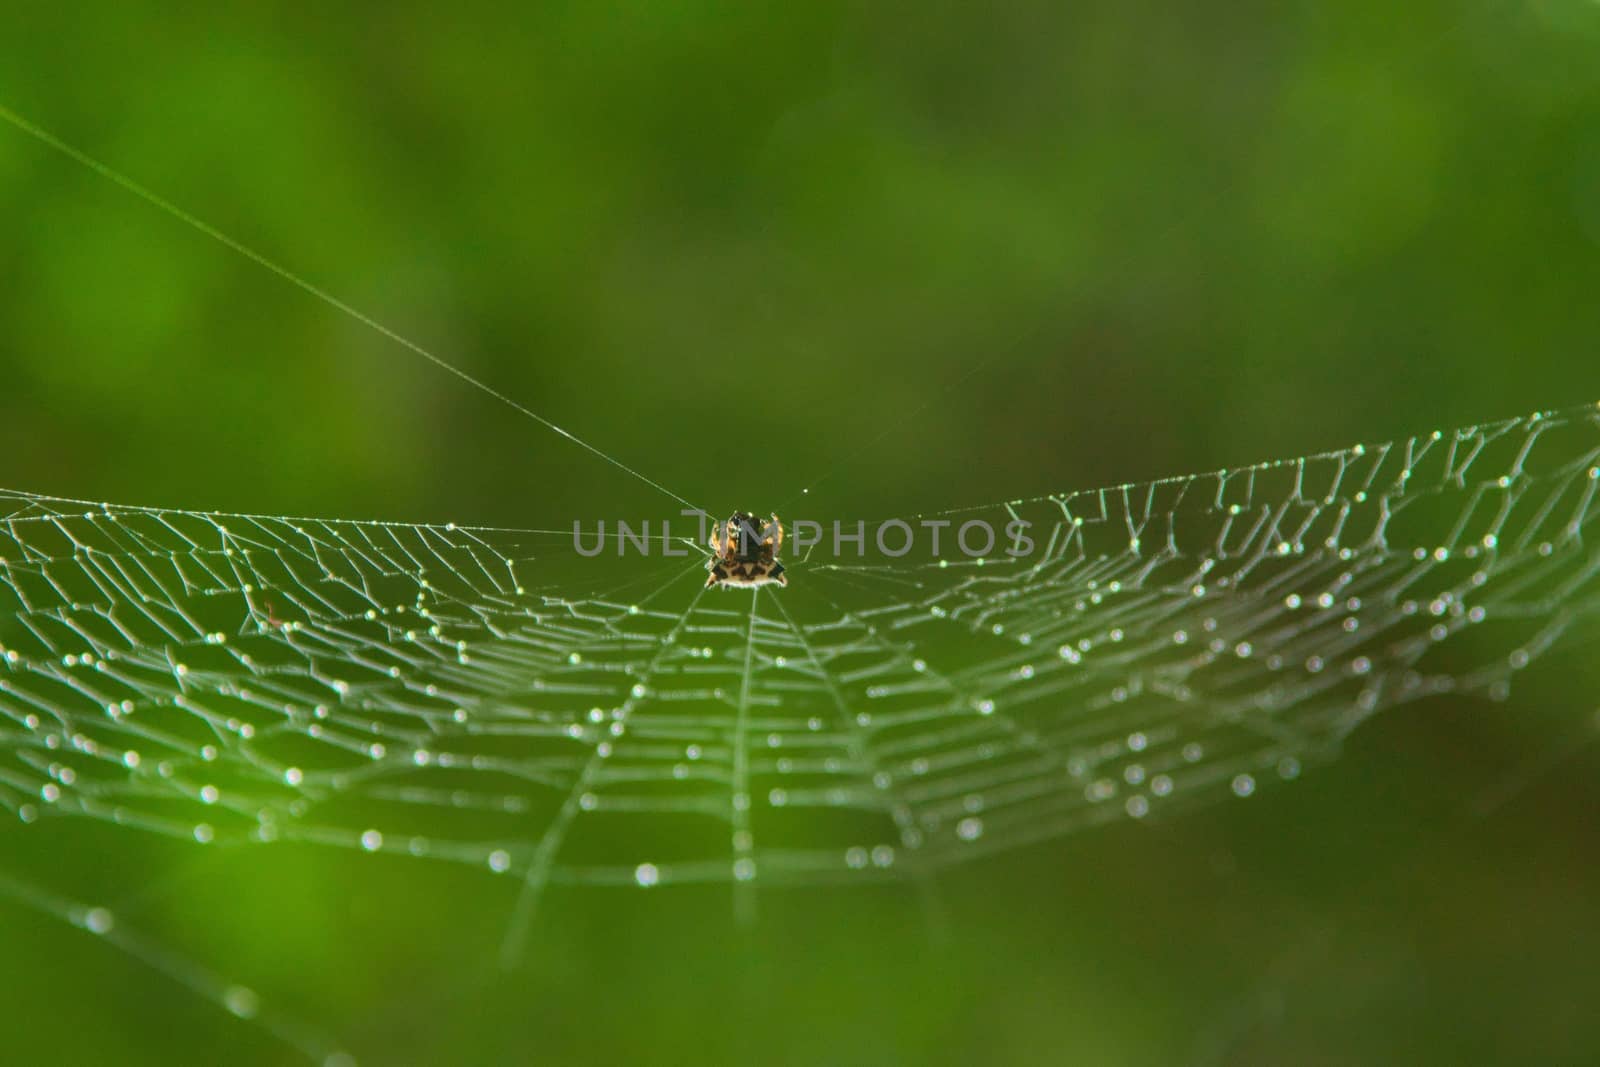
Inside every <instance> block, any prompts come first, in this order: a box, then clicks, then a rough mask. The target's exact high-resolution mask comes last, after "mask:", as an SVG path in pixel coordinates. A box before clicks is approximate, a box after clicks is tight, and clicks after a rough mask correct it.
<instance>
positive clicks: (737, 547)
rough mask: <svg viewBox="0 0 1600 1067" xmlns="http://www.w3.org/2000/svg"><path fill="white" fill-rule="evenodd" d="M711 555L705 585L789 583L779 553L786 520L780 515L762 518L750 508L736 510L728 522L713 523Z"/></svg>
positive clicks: (730, 585) (728, 585)
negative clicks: (780, 518) (765, 520)
mask: <svg viewBox="0 0 1600 1067" xmlns="http://www.w3.org/2000/svg"><path fill="white" fill-rule="evenodd" d="M710 545H711V558H710V559H708V560H706V569H707V570H709V571H710V572H711V575H710V577H708V578H707V579H706V588H708V589H709V588H710V587H711V586H713V585H720V586H722V587H723V588H724V589H730V588H735V587H737V588H740V589H754V588H755V587H756V586H760V585H766V584H768V583H769V582H776V583H778V584H779V585H788V584H789V579H788V578H785V577H784V576H783V564H781V563H779V562H778V553H779V552H780V551H782V550H783V523H781V522H779V521H778V516H776V515H774V516H772V521H771V522H762V521H761V520H760V519H758V518H756V517H755V515H754V514H752V513H751V512H748V511H737V512H734V514H733V517H732V518H731V519H729V520H728V521H727V522H719V523H713V524H712V526H711V541H710Z"/></svg>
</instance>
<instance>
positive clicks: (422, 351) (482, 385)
mask: <svg viewBox="0 0 1600 1067" xmlns="http://www.w3.org/2000/svg"><path fill="white" fill-rule="evenodd" d="M0 119H4V120H5V121H6V122H7V123H9V124H10V125H11V126H13V127H15V128H16V129H18V130H20V131H21V132H23V133H25V134H27V135H28V136H30V137H32V138H34V139H35V140H37V141H39V142H40V143H42V144H44V145H47V146H48V147H50V148H53V149H55V150H56V151H57V152H60V153H61V154H62V155H64V156H66V157H67V158H69V159H71V160H73V161H74V162H77V163H79V164H81V165H82V166H84V167H86V168H88V169H89V170H91V171H93V172H94V173H96V174H98V175H100V176H101V177H103V178H105V179H107V180H108V181H110V182H112V183H113V184H115V185H118V186H120V187H122V188H123V189H125V190H126V191H128V192H130V193H132V194H133V195H134V196H136V197H138V198H139V199H141V200H143V201H144V202H145V203H147V204H150V205H151V206H152V207H155V208H157V209H159V210H160V211H163V212H165V213H166V214H167V215H170V216H171V217H172V218H175V219H177V220H178V221H179V222H182V223H183V224H184V225H186V226H189V227H191V228H192V229H194V230H196V231H198V232H199V233H202V234H204V235H205V236H207V237H209V238H211V239H212V240H214V241H216V242H217V243H219V244H221V245H223V246H224V247H226V248H228V249H231V250H232V251H234V252H236V253H238V254H239V255H241V256H243V257H244V258H246V259H248V260H250V261H251V262H252V263H255V264H257V265H258V266H260V267H263V268H265V269H266V270H268V271H270V272H272V273H273V274H275V275H277V276H278V277H279V278H281V279H283V280H284V281H286V282H288V283H289V284H290V285H293V286H295V287H296V288H299V289H301V290H303V291H304V292H307V293H310V294H311V295H312V296H313V297H315V298H316V299H318V300H320V301H322V302H323V303H324V304H327V305H328V306H329V307H331V308H333V309H335V310H336V311H339V312H341V313H342V314H344V315H347V316H349V317H350V318H351V319H354V320H355V321H356V322H359V323H361V325H363V326H365V327H367V328H368V329H370V330H373V331H375V332H377V333H378V334H380V335H382V336H383V337H385V338H387V339H388V340H390V341H392V342H394V343H395V344H397V345H399V346H401V347H402V348H404V349H406V350H408V351H410V352H412V353H413V354H415V355H418V356H421V357H422V358H423V359H425V360H427V361H428V362H429V363H432V364H433V365H434V366H436V367H438V368H439V369H441V370H443V371H446V372H448V373H450V374H452V375H454V376H455V377H456V378H458V379H460V380H461V381H463V382H465V383H467V384H468V385H470V386H472V387H473V388H474V389H477V390H478V391H480V392H482V393H485V394H487V395H488V396H491V397H493V398H494V399H495V400H498V401H499V402H500V403H502V404H504V405H506V406H507V407H509V408H511V409H512V410H514V411H517V412H520V413H521V414H523V415H525V416H527V417H528V418H530V419H532V420H533V421H534V422H537V423H538V424H539V425H541V426H543V427H545V428H546V429H548V430H550V431H552V432H553V433H556V434H558V435H560V436H561V437H564V438H566V439H567V440H568V441H571V442H572V443H573V444H575V445H577V446H578V447H579V448H581V449H583V450H584V451H586V452H588V453H590V454H591V455H593V456H596V457H597V458H599V459H601V460H603V461H604V462H606V463H608V464H610V465H611V466H613V467H615V468H616V469H618V470H620V471H622V472H623V473H625V474H627V475H629V476H630V477H632V478H635V479H637V480H638V481H640V482H643V483H644V484H645V485H648V486H649V487H650V488H652V489H654V490H656V491H657V492H659V493H662V494H664V495H666V496H668V497H670V498H671V499H673V500H676V501H677V502H678V503H680V504H682V505H684V506H685V507H689V508H696V509H697V510H703V509H699V508H698V507H697V505H695V504H692V503H690V502H689V501H688V500H686V499H685V498H683V497H681V496H679V495H678V494H677V493H674V492H673V491H672V490H670V489H668V488H667V487H666V486H664V485H662V484H661V483H660V482H658V481H655V480H654V479H652V478H650V477H648V476H646V475H644V474H642V473H640V472H639V471H637V470H635V469H634V468H632V467H630V466H628V465H627V464H626V463H623V462H622V461H621V460H619V459H617V458H616V457H614V456H611V455H609V454H608V453H606V452H603V451H601V450H600V449H598V448H596V447H595V446H594V445H591V444H590V443H589V442H587V441H585V440H583V438H581V437H579V436H577V435H576V434H574V433H572V432H571V431H570V430H567V429H565V428H564V427H561V426H558V425H557V424H556V423H554V422H551V421H550V420H549V419H547V418H545V417H544V416H543V415H540V414H539V413H538V412H536V411H534V410H533V409H532V408H529V407H528V406H527V405H525V404H522V403H521V402H519V401H516V400H513V399H512V398H511V397H509V396H507V395H506V394H505V393H502V392H501V391H500V390H498V389H496V388H494V387H493V386H491V385H489V384H488V383H487V382H484V381H483V380H481V379H479V378H476V377H474V376H472V375H471V374H468V373H467V372H466V371H464V370H462V369H461V368H460V367H457V366H455V365H454V364H452V363H450V362H449V361H448V360H446V359H444V358H443V357H441V356H438V355H435V354H434V353H433V352H431V351H429V350H428V349H426V348H424V347H423V346H422V345H420V344H418V343H417V342H415V341H413V340H411V339H410V338H408V337H406V336H404V335H403V334H400V333H398V332H396V331H395V330H393V329H391V328H389V327H388V326H385V325H384V324H383V323H381V322H379V321H378V320H377V319H374V318H373V317H372V316H370V315H368V314H366V313H365V312H363V311H360V310H358V309H357V308H355V307H353V306H351V305H350V304H348V303H346V302H345V301H343V300H341V299H339V298H338V297H336V296H334V295H333V294H332V293H330V292H328V291H327V290H326V289H323V288H322V287H320V286H318V285H315V284H313V283H312V282H309V281H307V280H306V279H305V278H303V277H301V276H300V275H298V274H296V273H294V272H293V271H291V270H289V269H288V268H287V267H284V266H281V265H280V264H278V263H277V262H276V261H274V260H271V259H268V258H267V257H266V256H265V255H263V254H261V253H260V252H257V251H256V250H255V249H253V248H251V247H250V246H248V245H246V244H243V243H242V242H240V241H238V240H236V239H234V238H233V237H230V236H229V235H227V234H225V233H223V232H222V231H221V230H219V229H217V228H216V227H215V226H212V225H211V224H210V223H208V222H205V221H204V220H202V219H200V218H198V217H196V216H195V215H193V214H192V213H190V212H188V211H185V210H184V209H183V208H181V207H179V206H178V205H176V204H174V203H172V202H171V201H170V200H167V199H165V198H164V197H161V196H159V195H157V194H156V193H154V192H152V191H151V190H149V189H147V188H145V187H144V186H143V185H140V184H139V183H138V182H135V181H134V180H133V179H131V178H129V177H127V176H126V175H124V174H122V173H121V172H120V171H117V170H115V169H113V168H112V167H110V166H109V165H107V164H105V163H102V162H100V161H99V160H98V159H96V158H94V157H93V156H91V155H89V154H88V153H86V152H84V151H82V150H81V149H79V148H75V147H73V146H72V145H70V144H68V143H66V142H65V141H63V140H61V139H60V138H59V137H57V136H55V135H54V134H52V133H50V132H49V131H48V130H45V129H43V128H41V127H39V126H37V125H35V124H34V123H32V122H30V121H28V120H27V119H25V118H23V117H22V116H21V115H18V114H17V113H16V112H15V111H12V110H11V109H10V108H8V107H6V106H5V105H3V104H0Z"/></svg>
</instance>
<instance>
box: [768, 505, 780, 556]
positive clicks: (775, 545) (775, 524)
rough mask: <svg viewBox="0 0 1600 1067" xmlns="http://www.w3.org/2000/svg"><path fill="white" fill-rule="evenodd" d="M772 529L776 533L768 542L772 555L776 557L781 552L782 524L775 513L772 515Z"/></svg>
mask: <svg viewBox="0 0 1600 1067" xmlns="http://www.w3.org/2000/svg"><path fill="white" fill-rule="evenodd" d="M772 528H773V529H774V530H775V531H777V532H776V533H774V534H773V535H772V536H771V537H770V538H768V540H769V541H771V542H772V554H773V555H774V556H776V555H777V554H778V553H779V552H782V551H783V523H781V522H779V521H778V513H777V512H776V511H774V512H773V513H772Z"/></svg>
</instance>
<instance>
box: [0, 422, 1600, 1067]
mask: <svg viewBox="0 0 1600 1067" xmlns="http://www.w3.org/2000/svg"><path fill="white" fill-rule="evenodd" d="M1597 464H1600V409H1597V408H1596V407H1593V406H1590V407H1585V408H1580V409H1574V410H1568V411H1564V412H1557V413H1540V414H1536V415H1532V416H1529V417H1525V418H1518V419H1510V420H1505V421H1501V422H1495V423H1489V424H1485V425H1480V426H1474V427H1468V428H1464V429H1460V430H1457V431H1454V432H1449V433H1437V432H1436V433H1432V434H1428V435H1423V436H1419V437H1414V438H1411V439H1408V440H1404V441H1399V442H1394V443H1390V444H1383V445H1378V446H1356V447H1353V448H1349V449H1345V450H1342V451H1336V452H1330V453H1325V454H1321V455H1316V456H1310V457H1304V458H1297V459H1291V460H1283V461H1278V462H1271V463H1264V464H1260V465H1256V466H1252V467H1246V468H1242V469H1238V470H1227V471H1217V472H1212V473H1207V474H1198V475H1192V476H1186V477H1178V478H1170V479H1165V480H1161V481H1156V482H1152V483H1146V484H1139V485H1125V486H1119V487H1114V488H1108V489H1101V490H1095V491H1088V492H1078V493H1062V494H1054V495H1051V496H1047V497H1041V498H1037V499H1032V500H1023V501H1014V502H1010V503H1007V504H1002V505H995V506H992V507H986V508H974V509H965V510H960V511H952V512H943V513H939V516H943V517H947V518H949V519H951V520H952V521H954V522H955V523H957V524H959V523H960V522H962V521H966V520H968V519H974V518H978V519H983V520H985V521H987V522H989V523H991V525H993V526H995V527H996V528H1000V527H1003V526H1004V525H1005V524H1006V523H1007V522H1008V521H1012V520H1017V519H1021V520H1024V521H1027V522H1029V523H1031V524H1032V530H1033V535H1034V536H1035V538H1036V539H1037V540H1038V544H1039V549H1038V551H1036V552H1034V553H1033V554H1032V555H1031V556H1028V557H1024V558H1012V557H1010V556H1007V555H1005V554H1004V553H1003V552H1001V553H996V554H995V555H992V556H990V557H987V558H981V559H969V558H966V557H964V556H959V555H954V554H950V555H947V556H946V557H944V558H937V559H928V558H924V559H922V560H917V559H915V558H914V557H907V558H904V559H889V558H870V557H863V558H856V557H852V556H846V557H842V558H834V559H813V560H810V561H789V569H790V573H791V576H792V580H791V583H790V586H789V588H788V589H785V590H779V591H772V590H755V591H724V590H705V589H703V588H701V587H702V586H703V583H704V576H705V571H704V569H703V567H702V566H701V563H700V561H699V560H697V559H689V560H670V561H665V562H664V561H663V560H662V559H660V558H633V559H623V560H616V559H608V560H604V561H602V560H589V559H579V558H577V557H576V556H575V555H574V553H573V551H572V546H571V541H570V536H569V535H568V534H567V533H565V532H561V531H529V530H506V529H488V528H475V527H468V526H458V525H454V524H445V525H403V524H396V523H387V522H359V521H338V520H320V519H295V518H284V517H273V516H258V515H223V514H216V513H202V512H195V511H183V510H172V509H158V508H141V507H128V506H121V505H113V504H89V503H85V502H83V501H72V500H64V499H59V498H53V497H46V496H38V495H34V494H30V493H22V492H10V491H7V492H0V515H3V520H0V807H3V808H4V809H6V810H8V811H9V812H11V813H12V815H14V816H15V817H16V818H18V819H20V820H21V822H23V823H25V824H33V823H37V824H39V825H41V826H43V825H45V824H47V823H49V822H51V821H52V820H56V819H61V818H77V819H88V820H95V821H97V822H101V823H108V824H115V825H117V826H123V827H128V828H130V830H139V831H148V832H154V833H158V834H164V835H170V836H172V837H176V838H181V839H184V840H186V841H192V842H194V843H195V845H196V847H201V846H212V845H215V844H220V843H224V842H238V843H258V844H264V843H269V842H274V841H304V842H314V843H318V844H321V845H326V846H333V847H337V848H343V849H351V850H364V851H367V852H384V853H398V854H404V855H410V856H415V857H419V858H421V857H426V858H430V859H433V860H438V861H448V862H454V863H460V864H468V865H473V866H476V867H480V868H482V869H484V870H485V871H486V872H492V873H495V874H498V875H500V876H502V877H506V878H511V879H516V880H518V881H519V882H520V883H521V891H520V895H519V897H518V902H517V905H516V908H515V911H514V913H513V915H512V916H511V917H510V921H509V923H508V932H507V935H506V939H505V946H506V948H505V955H506V962H514V961H515V959H516V955H517V952H518V951H519V945H520V943H521V940H522V937H523V935H524V933H525V931H526V927H527V925H528V923H529V922H530V920H531V918H532V916H533V915H534V914H535V911H536V908H537V905H538V903H539V900H540V898H541V896H542V895H543V894H544V893H545V892H546V890H547V889H548V888H549V887H550V886H552V885H559V884H570V885H602V884H609V885H629V886H638V887H641V888H646V889H648V888H653V887H658V886H667V885H671V884H674V883H705V882H727V883H731V884H732V885H733V886H734V889H735V892H734V899H735V902H736V911H737V912H738V914H739V915H740V916H741V917H745V918H747V917H749V916H751V915H753V914H754V913H755V907H756V892H757V890H758V889H760V888H761V887H765V886H782V885H816V884H821V883H835V882H852V881H881V880H889V879H912V880H926V879H927V878H929V877H930V876H932V875H933V874H934V873H936V872H937V871H938V870H940V869H941V868H944V867H946V866H948V865H950V864H954V863H959V862H964V861H971V860H975V859H978V858H981V857H983V856H985V855H987V854H990V853H992V852H994V851H996V850H1001V849H1011V848H1016V847H1019V846H1022V845H1026V844H1029V843H1032V842H1038V841H1041V840H1047V839H1052V838H1058V837H1061V836H1064V835H1067V834H1070V833H1072V832H1074V831H1076V830H1080V829H1082V828H1085V827H1089V826H1093V825H1098V824H1104V823H1109V822H1116V821H1119V820H1139V819H1146V818H1152V817H1156V816H1159V815H1161V814H1163V813H1165V812H1167V811H1169V810H1172V809H1175V808H1178V807H1182V806H1185V805H1188V804H1193V803H1197V802H1204V801H1209V800H1218V799H1223V798H1228V797H1234V798H1242V797H1248V796H1251V795H1252V794H1254V793H1256V792H1257V791H1258V790H1259V789H1261V788H1263V787H1265V786H1267V785H1268V784H1269V783H1273V782H1278V781H1282V780H1288V779H1293V778H1296V777H1297V776H1299V775H1300V774H1301V772H1302V770H1303V769H1305V768H1306V767H1308V766H1310V765H1312V764H1315V763H1318V762H1321V761H1325V760H1328V759H1330V758H1332V757H1334V756H1335V755H1336V754H1337V753H1338V751H1339V748H1340V744H1341V742H1342V741H1343V739H1345V738H1346V737H1347V736H1348V735H1349V734H1350V733H1351V731H1353V730H1355V729H1356V728H1357V727H1358V726H1359V725H1360V724H1361V723H1362V722H1363V721H1364V720H1366V719H1367V718H1368V717H1369V716H1372V715H1374V714H1376V713H1377V712H1379V711H1382V710H1384V709H1386V708H1391V707H1393V706H1395V705H1399V704H1403V703H1405V702H1407V701H1411V700H1416V699H1418V698H1421V697H1425V696H1428V695H1432V694H1438V693H1444V692H1459V693H1471V694H1481V695H1483V696H1485V697H1488V698H1491V699H1503V698H1505V697H1506V696H1507V695H1508V693H1509V689H1510V685H1511V683H1512V680H1513V679H1514V677H1515V676H1516V674H1517V673H1518V672H1519V671H1521V670H1523V669H1524V668H1526V667H1527V666H1529V665H1530V664H1531V663H1533V662H1534V661H1535V660H1536V659H1537V658H1538V657H1539V656H1540V655H1541V654H1543V653H1545V652H1546V651H1547V650H1548V649H1550V648H1551V647H1552V646H1553V645H1555V644H1556V643H1557V642H1559V641H1562V640H1563V639H1569V638H1572V637H1573V635H1575V634H1578V633H1583V632H1589V633H1592V629H1586V628H1585V627H1584V626H1583V625H1582V624H1584V623H1589V624H1592V623H1593V620H1594V616H1595V615H1596V613H1597V611H1600V581H1597V571H1600V555H1597V553H1596V551H1595V550H1594V549H1593V548H1592V547H1591V545H1590V544H1589V543H1588V542H1587V541H1586V540H1585V537H1584V534H1585V531H1586V528H1587V527H1589V526H1590V525H1591V524H1592V522H1593V520H1594V511H1593V509H1592V507H1591V505H1592V503H1593V501H1594V497H1595V492H1596V488H1597V484H1600V466H1597ZM931 517H938V516H917V517H916V518H919V519H920V518H931ZM869 540H870V539H869ZM948 540H953V538H952V539H948ZM560 583H566V584H564V585H563V584H560ZM0 893H6V894H8V895H10V896H12V897H15V898H18V899H23V900H25V901H27V902H29V903H33V904H35V905H36V906H39V907H41V908H43V909H45V910H48V911H53V912H55V913H56V914H59V915H61V916H62V917H63V918H67V919H69V920H70V921H72V922H75V923H76V924H78V925H79V926H82V927H84V928H86V929H89V930H91V931H92V932H95V933H101V934H108V935H109V934H111V933H113V932H118V934H119V936H126V937H130V938H131V935H121V933H120V931H119V929H118V928H117V927H115V925H114V923H113V919H112V916H111V915H110V914H109V913H108V912H105V911H104V910H103V909H97V908H89V907H88V906H86V905H78V904H74V903H71V902H64V901H61V900H59V899H57V898H54V897H52V896H50V895H48V894H43V893H41V892H40V891H38V890H35V889H32V888H31V887H29V886H28V885H26V884H24V883H21V882H16V881H13V880H11V879H10V878H8V877H0ZM123 947H124V948H126V949H127V950H128V951H130V952H132V953H134V954H136V955H139V956H140V957H141V958H146V959H149V958H150V956H151V955H152V953H150V952H149V951H147V950H146V949H144V948H141V947H140V946H139V945H138V944H137V942H136V941H133V940H129V941H127V942H126V943H124V946H123ZM158 965H159V964H158ZM186 966H187V965H182V966H180V965H177V964H174V965H173V966H171V967H164V969H167V970H168V971H169V973H170V972H172V971H179V972H182V973H180V974H179V977H180V978H182V980H184V981H185V982H186V983H187V984H189V985H190V986H191V987H193V988H196V989H197V990H199V991H201V992H203V993H205V994H206V995H208V996H211V997H212V998H213V999H215V1000H218V1001H219V1002H220V1003H223V1004H224V1005H226V1006H228V1007H229V1008H230V1009H231V1010H234V1011H235V1013H236V1014H247V1012H245V1011H243V1010H241V1009H242V1008H248V1009H249V1012H248V1014H254V1013H255V1009H256V1007H257V1006H256V1005H255V1004H254V1003H253V1002H252V1001H251V1000H250V998H251V997H253V994H250V993H249V991H248V990H243V991H242V992H241V990H240V987H233V986H230V985H228V984H227V983H226V982H223V981H222V980H220V979H214V978H212V977H211V976H209V975H208V974H205V973H200V972H190V971H185V970H184V967H186ZM291 1040H294V1041H295V1043H296V1044H297V1045H299V1046H300V1047H301V1048H302V1049H306V1050H308V1051H309V1050H311V1049H312V1048H313V1047H320V1046H317V1045H316V1043H315V1042H313V1041H311V1040H310V1039H298V1038H294V1037H292V1035H291Z"/></svg>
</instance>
